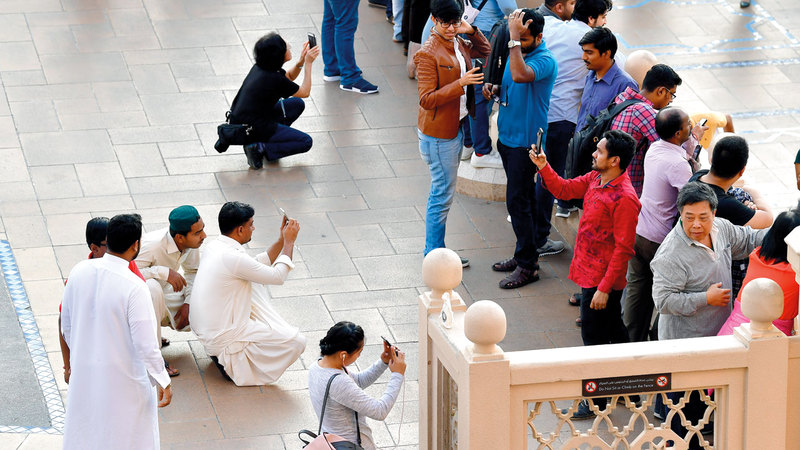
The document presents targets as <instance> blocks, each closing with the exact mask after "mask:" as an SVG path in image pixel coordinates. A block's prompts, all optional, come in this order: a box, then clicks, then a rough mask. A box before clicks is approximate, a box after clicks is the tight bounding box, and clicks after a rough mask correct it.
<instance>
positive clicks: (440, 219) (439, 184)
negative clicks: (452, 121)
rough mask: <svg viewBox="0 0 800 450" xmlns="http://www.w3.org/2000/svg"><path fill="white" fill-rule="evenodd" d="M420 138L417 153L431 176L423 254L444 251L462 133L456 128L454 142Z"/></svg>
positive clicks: (420, 133) (420, 136)
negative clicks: (436, 250) (446, 226)
mask: <svg viewBox="0 0 800 450" xmlns="http://www.w3.org/2000/svg"><path fill="white" fill-rule="evenodd" d="M417 136H418V137H419V153H420V155H422V160H423V161H425V164H427V165H428V170H430V172H431V192H430V193H429V194H428V206H427V209H426V210H425V254H426V255H427V254H428V252H430V251H431V250H433V249H436V248H441V247H444V232H445V223H446V222H447V213H448V212H450V205H451V204H452V203H453V194H455V192H456V178H457V176H458V157H459V155H460V154H461V147H462V146H463V143H464V133H463V132H462V131H461V129H460V128H459V130H458V136H456V137H454V138H453V139H439V138H435V137H431V136H427V135H425V134H422V132H421V131H419V130H417Z"/></svg>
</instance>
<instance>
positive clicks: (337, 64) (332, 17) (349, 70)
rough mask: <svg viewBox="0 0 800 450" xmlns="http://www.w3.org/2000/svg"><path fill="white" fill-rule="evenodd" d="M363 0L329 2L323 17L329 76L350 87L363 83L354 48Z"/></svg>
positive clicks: (325, 71) (326, 63)
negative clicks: (359, 5) (360, 2)
mask: <svg viewBox="0 0 800 450" xmlns="http://www.w3.org/2000/svg"><path fill="white" fill-rule="evenodd" d="M358 3H359V0H325V8H324V10H323V13H322V42H321V43H320V44H321V45H322V61H323V62H324V63H325V69H324V71H323V72H324V73H325V75H326V76H334V75H340V76H341V77H342V79H341V81H340V83H341V84H342V85H344V86H349V85H351V84H353V83H355V82H356V81H358V80H360V79H361V69H359V68H358V66H357V65H356V54H355V50H354V48H353V40H354V35H355V34H356V28H357V27H358Z"/></svg>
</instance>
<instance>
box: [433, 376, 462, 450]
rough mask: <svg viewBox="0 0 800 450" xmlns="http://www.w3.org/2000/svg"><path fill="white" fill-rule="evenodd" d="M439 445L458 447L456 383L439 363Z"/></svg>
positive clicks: (447, 447)
mask: <svg viewBox="0 0 800 450" xmlns="http://www.w3.org/2000/svg"><path fill="white" fill-rule="evenodd" d="M439 389H440V392H441V397H440V400H439V423H440V424H441V433H439V447H438V448H441V449H452V450H455V449H457V448H458V384H456V382H455V381H453V378H452V377H451V376H450V373H449V372H447V369H445V368H444V366H442V365H441V364H440V365H439Z"/></svg>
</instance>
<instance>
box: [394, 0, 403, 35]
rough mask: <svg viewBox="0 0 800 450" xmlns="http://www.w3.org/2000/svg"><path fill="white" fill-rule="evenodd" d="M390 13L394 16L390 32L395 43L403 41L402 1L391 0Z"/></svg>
mask: <svg viewBox="0 0 800 450" xmlns="http://www.w3.org/2000/svg"><path fill="white" fill-rule="evenodd" d="M392 13H393V14H394V17H393V19H392V20H393V21H394V26H392V32H393V33H394V35H393V36H392V37H394V39H395V40H396V41H401V40H403V0H392Z"/></svg>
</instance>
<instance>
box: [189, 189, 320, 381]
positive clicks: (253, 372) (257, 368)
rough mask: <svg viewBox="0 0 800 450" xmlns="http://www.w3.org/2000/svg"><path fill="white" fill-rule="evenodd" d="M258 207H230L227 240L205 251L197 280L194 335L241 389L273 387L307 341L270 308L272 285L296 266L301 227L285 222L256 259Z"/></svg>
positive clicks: (222, 218) (224, 221) (224, 225)
mask: <svg viewBox="0 0 800 450" xmlns="http://www.w3.org/2000/svg"><path fill="white" fill-rule="evenodd" d="M254 214H255V213H254V211H253V208H252V207H250V205H246V204H243V203H239V202H228V203H226V204H225V205H223V206H222V209H221V210H220V213H219V228H220V232H221V233H222V236H220V237H219V238H217V239H216V240H214V241H212V242H209V243H208V244H206V247H204V252H203V259H202V260H201V261H200V268H199V269H198V271H197V277H196V278H195V285H194V287H195V289H194V294H193V300H192V309H191V311H190V312H189V315H190V319H191V322H192V330H193V331H194V332H195V333H196V334H197V337H198V338H199V340H200V342H201V343H202V344H203V346H204V347H205V350H206V353H208V354H209V355H210V356H211V357H212V360H214V362H215V364H217V367H218V368H219V369H220V371H222V373H223V375H224V376H228V377H230V378H231V379H232V380H233V382H234V383H236V385H237V386H255V385H263V384H267V383H273V382H275V381H277V380H278V378H280V376H281V375H282V374H283V372H284V371H285V370H286V368H287V367H289V366H290V365H292V363H294V362H295V361H296V360H297V358H298V357H299V356H300V354H301V353H302V352H303V350H304V349H305V346H306V339H305V337H304V336H303V335H301V334H300V333H299V331H298V329H297V328H296V327H293V326H291V325H289V324H288V323H287V322H286V321H285V320H284V319H283V318H282V317H281V316H280V315H279V314H278V313H277V312H276V311H275V310H274V309H273V308H272V306H271V305H270V302H269V300H270V297H269V293H268V292H267V286H266V285H268V284H283V281H284V280H285V279H286V276H287V275H288V274H289V271H290V270H291V269H293V268H294V264H292V250H293V248H294V242H295V239H296V238H297V232H298V230H299V225H298V223H297V221H295V220H294V219H288V218H284V219H283V222H282V224H281V235H280V238H279V239H278V241H277V242H275V243H274V244H273V245H272V246H271V247H270V248H269V249H267V251H266V252H263V253H260V254H258V255H257V256H256V257H252V256H250V255H248V254H247V251H246V250H245V248H244V247H243V246H242V244H245V243H247V242H249V241H250V238H251V236H252V234H253V230H254V229H255V227H254V226H253V216H254Z"/></svg>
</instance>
